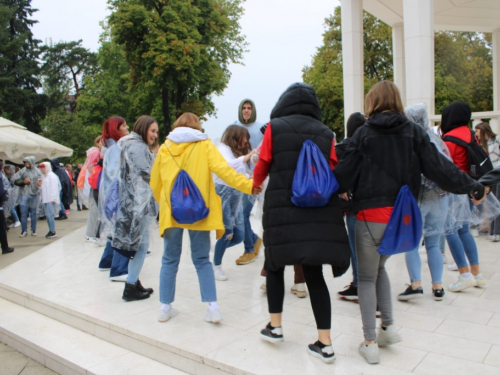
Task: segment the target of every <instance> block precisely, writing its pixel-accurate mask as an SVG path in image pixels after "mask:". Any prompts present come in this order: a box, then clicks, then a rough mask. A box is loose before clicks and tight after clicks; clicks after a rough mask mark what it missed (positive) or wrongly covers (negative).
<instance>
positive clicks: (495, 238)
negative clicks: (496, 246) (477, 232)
mask: <svg viewBox="0 0 500 375" xmlns="http://www.w3.org/2000/svg"><path fill="white" fill-rule="evenodd" d="M492 237H493V238H492V239H491V241H492V242H499V241H500V236H499V235H498V234H494V235H493V236H492Z"/></svg>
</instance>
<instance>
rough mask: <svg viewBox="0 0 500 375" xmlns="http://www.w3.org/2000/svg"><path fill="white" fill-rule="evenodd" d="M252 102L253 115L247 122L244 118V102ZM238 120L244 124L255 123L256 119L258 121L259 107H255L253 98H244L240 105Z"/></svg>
mask: <svg viewBox="0 0 500 375" xmlns="http://www.w3.org/2000/svg"><path fill="white" fill-rule="evenodd" d="M247 102H250V103H251V104H252V115H251V116H250V119H249V120H248V122H247V123H245V120H244V119H243V104H245V103H247ZM238 120H239V121H240V122H241V123H242V124H243V125H248V124H253V123H254V122H255V121H257V107H255V103H254V102H253V100H252V99H243V100H242V101H241V103H240V105H239V106H238Z"/></svg>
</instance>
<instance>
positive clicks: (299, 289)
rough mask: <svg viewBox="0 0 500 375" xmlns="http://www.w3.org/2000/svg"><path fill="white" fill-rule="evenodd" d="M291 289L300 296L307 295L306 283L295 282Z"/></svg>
mask: <svg viewBox="0 0 500 375" xmlns="http://www.w3.org/2000/svg"><path fill="white" fill-rule="evenodd" d="M290 290H291V292H292V293H293V294H295V295H296V296H297V297H299V298H304V297H305V296H307V291H306V284H305V283H300V284H294V285H293V286H292V288H291V289H290Z"/></svg>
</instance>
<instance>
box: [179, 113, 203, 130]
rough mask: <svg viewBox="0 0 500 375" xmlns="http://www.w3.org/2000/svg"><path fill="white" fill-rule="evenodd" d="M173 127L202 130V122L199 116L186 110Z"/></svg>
mask: <svg viewBox="0 0 500 375" xmlns="http://www.w3.org/2000/svg"><path fill="white" fill-rule="evenodd" d="M172 128H173V129H175V128H192V129H196V130H199V131H201V123H200V119H199V118H198V116H196V115H195V114H194V113H191V112H185V113H183V114H182V115H180V116H179V118H178V119H177V120H175V122H174V125H172Z"/></svg>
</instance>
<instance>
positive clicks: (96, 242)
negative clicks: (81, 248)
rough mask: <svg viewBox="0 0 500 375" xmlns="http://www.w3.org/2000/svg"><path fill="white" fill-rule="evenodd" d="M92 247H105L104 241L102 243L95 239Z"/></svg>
mask: <svg viewBox="0 0 500 375" xmlns="http://www.w3.org/2000/svg"><path fill="white" fill-rule="evenodd" d="M94 245H96V246H99V247H103V246H106V241H102V240H100V239H99V238H97V237H96V239H95V244H94Z"/></svg>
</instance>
